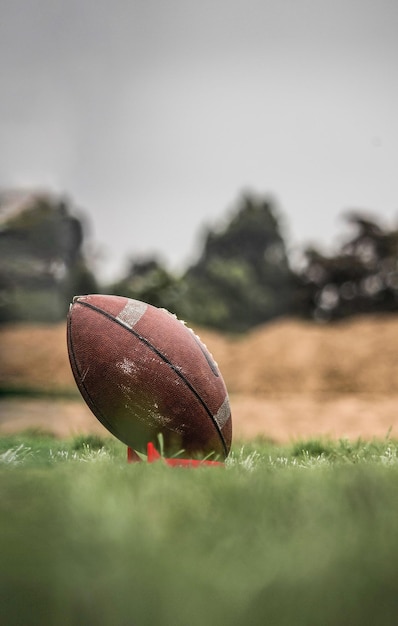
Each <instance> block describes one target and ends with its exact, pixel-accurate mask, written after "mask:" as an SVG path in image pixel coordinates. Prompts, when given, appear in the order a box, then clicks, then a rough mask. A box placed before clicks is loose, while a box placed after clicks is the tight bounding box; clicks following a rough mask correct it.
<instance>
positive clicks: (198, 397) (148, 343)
mask: <svg viewBox="0 0 398 626" xmlns="http://www.w3.org/2000/svg"><path fill="white" fill-rule="evenodd" d="M76 304H80V305H81V306H84V307H86V308H88V309H91V310H93V311H96V312H97V313H99V314H100V315H103V316H104V317H106V318H108V319H109V320H111V321H112V322H116V324H118V325H119V326H121V327H122V328H124V329H125V330H127V331H128V332H130V333H131V334H132V335H134V336H135V337H136V338H137V339H138V340H139V341H142V343H144V344H145V345H146V346H147V347H148V348H149V349H150V350H152V352H154V353H155V354H157V355H158V356H159V357H160V358H161V359H162V360H163V361H164V362H165V363H166V364H167V365H168V366H169V367H170V368H171V369H172V370H173V372H175V374H177V376H178V377H179V378H180V379H181V380H182V381H183V382H184V383H185V385H186V386H187V387H188V389H189V390H190V391H191V392H192V393H193V394H194V396H195V397H196V398H197V400H199V402H200V404H201V405H202V406H203V408H204V409H205V411H206V413H207V415H208V416H209V417H210V420H211V422H212V424H213V426H214V427H215V429H216V431H217V433H218V436H219V437H220V439H221V443H222V445H223V448H224V454H225V456H228V447H227V444H226V441H225V439H224V435H223V434H222V432H221V429H220V427H219V425H218V424H217V422H216V420H215V419H214V416H213V414H212V412H211V411H210V409H209V407H208V406H207V404H206V402H205V401H204V400H203V399H202V398H201V397H200V395H199V393H198V392H197V391H196V389H195V387H194V386H193V385H191V383H190V382H189V381H188V380H187V379H186V378H185V376H184V375H183V374H182V373H181V372H180V371H179V370H178V368H177V366H175V365H174V364H173V363H172V362H171V361H170V360H169V359H168V358H167V357H166V356H165V355H164V354H162V353H161V352H160V350H158V349H157V348H156V347H155V346H154V345H153V344H152V343H151V342H150V341H148V339H145V337H143V336H142V335H140V333H138V332H137V331H136V330H134V329H133V328H131V327H130V326H127V325H126V324H125V323H124V322H123V321H122V320H118V319H117V317H115V316H114V315H111V314H110V313H107V312H106V311H103V310H102V309H100V308H99V307H96V306H95V305H94V304H90V303H89V302H84V301H77V302H75V304H74V306H76ZM83 384H84V383H83Z"/></svg>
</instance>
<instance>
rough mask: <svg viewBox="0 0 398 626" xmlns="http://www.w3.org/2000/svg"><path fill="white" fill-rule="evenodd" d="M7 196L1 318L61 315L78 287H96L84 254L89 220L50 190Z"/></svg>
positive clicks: (0, 257) (2, 213)
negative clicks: (78, 215) (86, 221)
mask: <svg viewBox="0 0 398 626" xmlns="http://www.w3.org/2000/svg"><path fill="white" fill-rule="evenodd" d="M2 200H3V202H2V203H0V261H1V264H0V322H5V321H15V320H29V321H58V320H61V319H62V318H64V316H65V314H66V312H67V310H68V305H69V302H70V299H71V297H72V296H73V295H74V294H75V293H82V292H83V293H87V292H88V291H95V290H96V281H95V278H94V276H93V274H92V273H91V272H90V270H89V268H88V267H87V264H86V261H85V259H84V256H83V239H84V225H83V222H82V220H80V219H78V218H77V217H75V216H73V215H72V213H71V210H70V208H69V206H68V204H67V202H66V201H65V200H64V199H61V200H60V199H58V198H55V197H53V196H51V195H49V194H30V195H28V196H27V195H26V194H25V195H23V194H21V196H20V197H18V195H17V197H16V198H15V197H13V198H12V202H11V201H10V199H8V202H7V196H6V195H5V194H3V196H2Z"/></svg>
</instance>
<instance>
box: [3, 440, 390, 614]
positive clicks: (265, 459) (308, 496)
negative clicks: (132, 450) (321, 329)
mask: <svg viewBox="0 0 398 626" xmlns="http://www.w3.org/2000/svg"><path fill="white" fill-rule="evenodd" d="M397 487H398V442H396V441H393V440H390V439H389V438H388V437H386V439H385V440H383V441H375V442H371V443H364V442H360V441H359V442H355V443H353V442H348V441H340V442H328V441H325V442H322V441H308V442H303V443H295V444H292V445H290V446H286V447H277V446H275V445H272V444H270V443H267V442H266V441H264V440H256V441H253V442H252V443H250V444H247V443H246V444H245V445H244V446H242V445H240V444H235V446H234V448H233V452H232V455H231V458H230V460H229V461H228V463H227V466H226V467H225V468H214V467H213V468H200V469H182V468H169V467H166V466H164V465H163V464H162V463H156V464H153V465H147V464H135V465H127V463H126V450H125V447H124V446H123V445H122V444H119V443H118V442H117V441H116V440H114V439H109V440H108V439H107V440H100V439H98V438H91V439H90V438H89V439H86V440H84V439H82V438H80V439H74V440H70V441H63V440H58V439H54V438H51V437H49V436H47V437H46V436H45V435H43V434H39V433H34V432H31V433H24V434H22V435H19V436H13V437H3V438H1V439H0V507H1V514H0V559H1V560H0V563H1V564H0V568H1V574H0V575H1V584H0V594H1V598H0V623H1V624H4V625H5V626H14V625H17V624H18V625H23V626H26V625H30V624H35V625H36V624H38V625H40V626H47V625H56V626H63V625H70V624H73V625H75V624H76V625H89V624H90V625H91V624H93V625H94V624H95V625H96V626H108V625H109V626H110V625H112V626H121V625H126V626H154V625H156V626H157V625H159V626H163V625H167V626H199V625H200V626H203V625H209V626H211V625H213V624H214V625H216V624H217V625H218V626H220V625H222V626H224V625H225V626H229V625H231V626H235V625H236V626H237V625H246V624H247V625H250V626H251V625H257V624H269V625H271V626H279V625H283V626H285V625H286V626H287V625H289V626H297V625H298V626H299V625H303V626H304V625H305V626H327V625H332V624H333V625H339V626H341V625H347V626H348V625H349V626H356V625H358V626H359V625H360V626H366V625H369V626H375V625H377V626H384V625H389V626H390V625H391V626H393V625H395V624H396V623H397V615H398V497H397Z"/></svg>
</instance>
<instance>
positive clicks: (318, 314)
mask: <svg viewBox="0 0 398 626" xmlns="http://www.w3.org/2000/svg"><path fill="white" fill-rule="evenodd" d="M346 220H347V221H348V222H349V223H350V224H351V225H352V226H353V227H354V235H353V237H352V238H351V239H350V240H349V241H348V242H347V243H345V244H343V245H342V246H341V248H340V250H338V252H337V253H336V254H335V255H334V256H326V255H323V254H322V253H321V252H319V251H318V250H316V249H314V248H312V249H309V250H307V251H306V266H305V269H304V271H303V272H302V273H301V275H300V287H299V290H298V294H297V296H298V298H297V301H298V302H299V305H298V309H301V312H302V313H303V314H305V315H306V316H310V317H314V318H315V319H319V320H324V321H329V320H336V319H341V318H344V317H348V316H350V315H354V314H363V313H377V312H391V311H397V310H398V230H385V229H383V228H382V227H381V225H380V224H379V223H378V222H377V221H376V220H375V219H374V218H372V217H369V216H366V215H365V214H364V213H362V212H358V211H352V212H349V213H347V214H346Z"/></svg>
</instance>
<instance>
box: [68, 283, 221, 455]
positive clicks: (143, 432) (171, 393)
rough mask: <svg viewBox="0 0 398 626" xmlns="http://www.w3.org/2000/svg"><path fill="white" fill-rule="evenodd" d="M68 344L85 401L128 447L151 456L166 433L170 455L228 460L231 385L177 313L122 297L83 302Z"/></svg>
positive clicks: (73, 313) (77, 305) (72, 315)
mask: <svg viewBox="0 0 398 626" xmlns="http://www.w3.org/2000/svg"><path fill="white" fill-rule="evenodd" d="M67 343H68V354H69V360H70V364H71V368H72V372H73V375H74V378H75V381H76V384H77V386H78V388H79V390H80V393H81V395H82V396H83V398H84V400H85V401H86V403H87V404H88V406H89V407H90V409H91V411H92V412H93V413H94V415H95V416H96V417H97V419H98V420H99V421H100V422H101V423H102V424H103V425H104V426H105V427H106V428H107V429H108V430H109V431H110V432H111V433H112V434H113V435H114V436H115V437H117V438H118V439H120V440H121V441H122V442H123V443H125V444H126V445H127V446H129V447H131V448H133V449H134V450H137V451H138V452H143V453H145V452H146V449H147V444H148V443H149V442H152V443H154V444H155V445H157V442H158V439H159V435H161V436H162V438H163V443H164V453H165V454H167V455H170V454H173V453H176V452H177V451H179V450H183V451H184V452H183V456H186V455H193V454H196V455H202V456H206V455H209V454H211V453H214V454H215V455H216V456H218V457H220V458H226V457H227V455H228V453H229V450H230V447H231V438H232V421H231V411H230V405H229V399H228V393H227V389H226V386H225V383H224V380H223V378H222V376H221V373H220V371H219V369H218V366H217V364H216V363H215V361H214V360H213V358H212V356H211V354H210V353H209V351H208V350H207V348H206V346H205V345H204V344H203V343H202V342H201V341H200V339H199V337H198V336H197V335H196V334H195V333H194V332H193V331H192V330H191V329H190V328H188V327H187V326H186V325H185V324H184V322H182V321H180V320H178V319H177V318H176V316H175V315H173V314H172V313H169V312H168V311H166V310H165V309H159V308H157V307H154V306H152V305H149V304H146V303H145V302H141V301H139V300H132V299H129V298H126V297H122V296H109V295H84V296H76V297H75V298H74V299H73V303H72V304H71V306H70V310H69V314H68V320H67Z"/></svg>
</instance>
